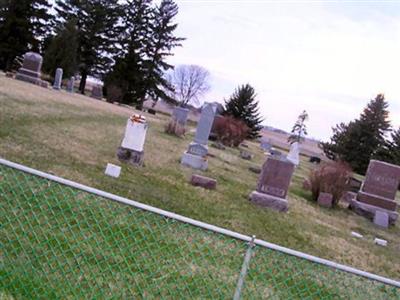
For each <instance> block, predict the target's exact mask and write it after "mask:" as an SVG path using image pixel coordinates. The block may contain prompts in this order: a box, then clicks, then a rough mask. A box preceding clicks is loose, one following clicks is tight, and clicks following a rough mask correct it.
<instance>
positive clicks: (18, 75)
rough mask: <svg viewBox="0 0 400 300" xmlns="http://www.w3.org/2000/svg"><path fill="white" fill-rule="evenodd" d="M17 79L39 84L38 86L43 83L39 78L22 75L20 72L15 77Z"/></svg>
mask: <svg viewBox="0 0 400 300" xmlns="http://www.w3.org/2000/svg"><path fill="white" fill-rule="evenodd" d="M15 79H18V80H21V81H25V82H29V83H33V84H37V85H41V82H42V80H41V79H40V78H39V77H38V76H30V75H27V74H25V73H21V71H20V70H19V71H18V72H17V74H16V75H15Z"/></svg>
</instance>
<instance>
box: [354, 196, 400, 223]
mask: <svg viewBox="0 0 400 300" xmlns="http://www.w3.org/2000/svg"><path fill="white" fill-rule="evenodd" d="M349 208H350V209H351V210H353V211H354V212H355V213H356V214H358V215H360V216H363V217H366V218H367V219H369V220H371V221H373V220H374V217H375V214H376V212H377V211H382V212H385V213H387V214H388V215H389V224H390V225H394V224H395V223H396V220H397V219H398V218H399V214H398V213H397V212H395V211H390V210H386V209H383V208H381V207H377V206H373V205H370V204H367V203H363V202H359V201H357V200H354V199H352V200H350V205H349Z"/></svg>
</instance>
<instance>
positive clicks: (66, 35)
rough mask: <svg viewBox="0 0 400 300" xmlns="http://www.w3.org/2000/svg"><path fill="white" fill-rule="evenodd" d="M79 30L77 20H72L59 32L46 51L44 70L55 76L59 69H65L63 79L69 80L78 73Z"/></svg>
mask: <svg viewBox="0 0 400 300" xmlns="http://www.w3.org/2000/svg"><path fill="white" fill-rule="evenodd" d="M77 52H78V30H77V27H76V20H75V19H71V20H69V21H68V22H66V23H65V24H63V25H62V27H61V28H60V29H59V31H58V32H57V35H56V36H54V37H53V38H52V39H51V41H50V44H49V47H48V48H47V49H46V52H45V56H44V60H43V70H44V71H45V72H47V73H48V74H51V75H53V74H55V71H56V69H57V68H62V69H63V77H64V78H69V77H70V76H72V75H74V74H75V72H76V71H77V68H78V66H77Z"/></svg>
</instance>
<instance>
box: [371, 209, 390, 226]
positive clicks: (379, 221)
mask: <svg viewBox="0 0 400 300" xmlns="http://www.w3.org/2000/svg"><path fill="white" fill-rule="evenodd" d="M374 224H375V225H378V226H381V227H384V228H388V227H389V215H388V214H387V213H386V212H383V211H380V210H378V211H376V212H375V216H374Z"/></svg>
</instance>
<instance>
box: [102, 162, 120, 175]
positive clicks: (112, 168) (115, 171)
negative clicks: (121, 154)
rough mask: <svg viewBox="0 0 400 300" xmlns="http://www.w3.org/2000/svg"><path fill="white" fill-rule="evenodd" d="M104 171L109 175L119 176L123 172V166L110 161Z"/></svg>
mask: <svg viewBox="0 0 400 300" xmlns="http://www.w3.org/2000/svg"><path fill="white" fill-rule="evenodd" d="M104 173H105V174H106V175H108V176H111V177H115V178H118V177H119V175H120V174H121V167H120V166H117V165H114V164H110V163H108V164H107V167H106V171H105V172H104Z"/></svg>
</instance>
